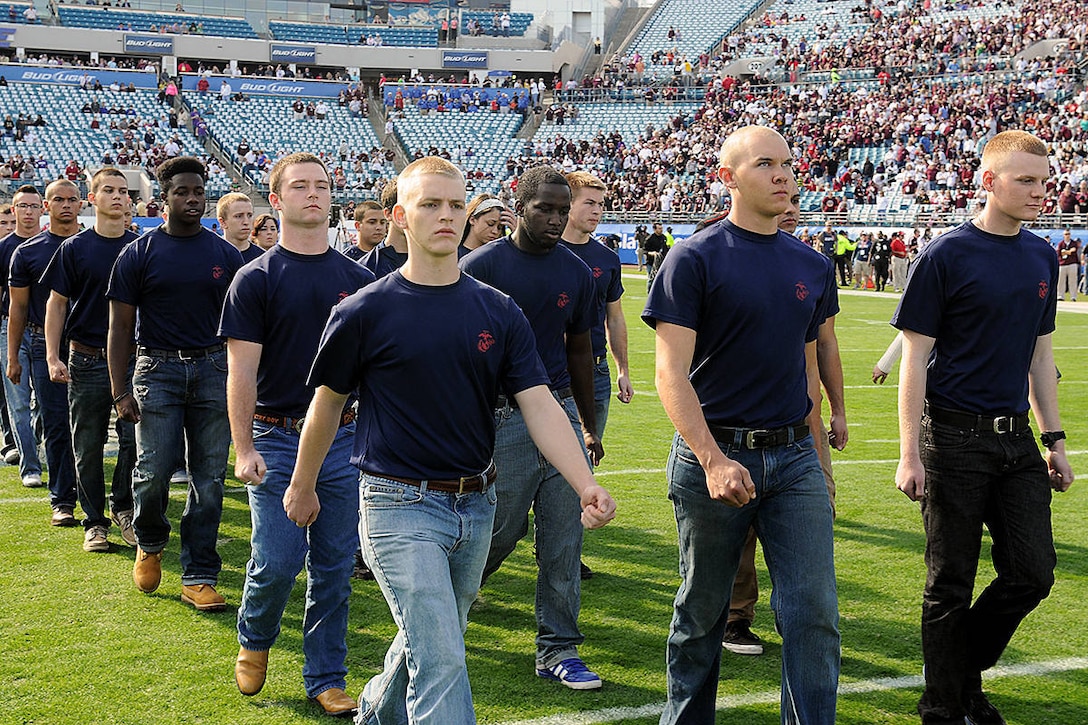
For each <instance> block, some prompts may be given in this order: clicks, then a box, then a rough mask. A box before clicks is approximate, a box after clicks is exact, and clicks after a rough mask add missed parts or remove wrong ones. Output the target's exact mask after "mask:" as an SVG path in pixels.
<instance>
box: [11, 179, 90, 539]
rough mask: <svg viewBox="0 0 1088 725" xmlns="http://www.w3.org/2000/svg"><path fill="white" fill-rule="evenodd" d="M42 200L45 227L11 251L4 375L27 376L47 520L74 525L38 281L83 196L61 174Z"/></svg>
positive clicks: (70, 468)
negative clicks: (44, 469) (25, 355)
mask: <svg viewBox="0 0 1088 725" xmlns="http://www.w3.org/2000/svg"><path fill="white" fill-rule="evenodd" d="M44 202H45V210H46V212H47V213H48V214H49V229H47V230H46V231H43V232H41V233H40V234H38V235H37V236H35V237H31V238H30V239H28V240H27V241H26V242H24V243H23V244H20V245H19V246H18V247H16V248H15V253H14V254H12V255H11V270H10V273H9V275H8V292H9V294H10V295H11V299H10V307H9V309H8V315H9V320H8V351H7V352H8V368H7V376H8V379H9V380H10V381H11V382H12V383H14V384H15V385H18V384H19V381H20V379H21V378H22V376H23V375H29V376H30V387H31V388H33V390H34V397H35V398H37V400H38V410H39V415H40V416H41V420H42V432H43V433H44V435H45V458H46V462H47V465H48V466H49V503H50V504H51V505H52V506H53V518H52V520H51V523H52V524H53V526H75V525H76V523H77V521H76V519H75V515H74V511H75V505H76V470H75V465H74V463H73V460H72V432H71V430H70V429H69V427H68V386H67V385H66V384H65V383H63V382H54V381H52V380H51V379H50V377H49V365H48V363H47V362H46V359H45V303H46V300H48V299H49V286H48V285H46V284H42V282H41V278H42V275H43V274H44V273H45V269H46V267H48V266H49V260H50V259H52V258H53V254H54V253H55V252H56V251H57V248H58V247H60V244H61V242H63V241H64V240H65V239H67V238H68V237H70V236H72V235H73V234H75V233H76V232H78V231H79V209H80V207H81V206H82V200H81V199H80V197H79V189H77V188H76V185H75V184H73V183H72V182H70V181H68V180H67V179H61V180H58V181H54V182H53V183H52V184H50V185H49V186H48V187H46V189H45V199H44ZM24 331H25V332H26V333H27V341H28V343H29V348H28V349H29V358H30V369H29V370H23V365H22V362H21V360H20V350H19V347H20V341H21V340H22V338H23V333H24Z"/></svg>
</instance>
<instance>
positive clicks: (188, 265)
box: [106, 227, 242, 350]
mask: <svg viewBox="0 0 1088 725" xmlns="http://www.w3.org/2000/svg"><path fill="white" fill-rule="evenodd" d="M241 266H242V255H241V254H239V253H238V250H237V249H235V248H234V247H233V246H232V245H231V244H230V242H228V241H226V240H225V239H223V238H222V237H221V236H219V235H218V234H215V233H214V232H212V231H211V230H208V229H201V230H200V232H199V233H197V234H195V235H193V236H191V237H175V236H173V235H171V234H167V233H166V231H165V229H164V228H163V227H157V228H155V229H153V230H151V231H150V232H148V233H146V234H144V235H143V236H142V237H140V238H139V239H137V240H136V241H134V242H132V243H131V244H129V245H128V246H127V247H125V248H124V250H122V252H121V255H120V256H119V257H118V258H117V264H115V265H114V267H113V273H112V274H111V275H110V285H109V289H108V290H107V292H106V296H107V297H109V298H110V299H111V300H117V301H118V302H124V303H125V304H129V305H132V306H134V307H136V341H137V342H138V343H139V344H140V345H144V346H146V347H150V348H154V349H159V350H190V349H197V348H204V347H211V346H212V345H215V344H218V343H219V342H221V340H220V338H219V335H218V333H217V331H218V329H219V316H220V314H221V313H222V311H223V300H224V299H225V298H226V296H227V287H229V286H230V282H231V280H232V279H234V274H235V272H237V271H238V270H239V268H241Z"/></svg>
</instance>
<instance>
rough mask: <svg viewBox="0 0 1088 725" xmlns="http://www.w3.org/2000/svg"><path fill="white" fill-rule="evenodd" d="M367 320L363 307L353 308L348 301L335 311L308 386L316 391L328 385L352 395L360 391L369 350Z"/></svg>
mask: <svg viewBox="0 0 1088 725" xmlns="http://www.w3.org/2000/svg"><path fill="white" fill-rule="evenodd" d="M364 319H365V314H364V309H363V306H362V305H349V304H348V301H347V300H345V301H344V302H341V303H340V304H338V305H336V306H335V307H333V308H332V312H331V313H330V314H329V321H328V324H326V325H325V331H324V332H323V333H321V341H320V342H319V343H318V345H317V355H316V356H315V357H314V363H313V365H312V366H311V367H310V375H309V378H308V379H307V384H308V385H310V386H312V387H314V388H317V387H320V386H322V385H324V386H325V387H327V388H331V389H332V390H334V391H336V392H337V393H339V394H341V395H348V394H350V393H352V392H354V391H355V390H356V388H358V386H359V382H360V381H361V380H362V377H363V375H362V373H363V368H364V361H363V353H364V352H365V350H366V347H365V346H364V339H363V338H364V330H363V321H364Z"/></svg>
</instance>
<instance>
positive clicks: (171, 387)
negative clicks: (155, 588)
mask: <svg viewBox="0 0 1088 725" xmlns="http://www.w3.org/2000/svg"><path fill="white" fill-rule="evenodd" d="M185 379H186V375H185V367H184V363H182V362H181V361H179V360H167V359H164V358H160V357H152V356H149V355H140V356H138V357H137V358H136V368H135V371H134V372H133V375H132V395H133V397H134V398H135V399H136V402H137V404H138V405H139V406H140V422H139V423H137V424H136V467H135V469H134V470H133V472H132V499H133V509H134V516H133V522H132V523H133V528H134V529H135V531H136V540H137V542H139V545H140V548H141V549H143V550H144V551H146V552H149V553H155V552H157V551H162V550H163V549H165V548H166V542H167V541H168V540H169V538H170V520H169V519H168V518H167V516H166V511H167V505H168V504H169V501H170V474H172V473H173V472H174V462H175V461H176V460H177V458H178V456H179V455H180V451H181V450H183V444H182V430H183V426H184V424H185V400H186V393H185Z"/></svg>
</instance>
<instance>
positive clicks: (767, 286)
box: [642, 219, 839, 428]
mask: <svg viewBox="0 0 1088 725" xmlns="http://www.w3.org/2000/svg"><path fill="white" fill-rule="evenodd" d="M838 311H839V302H838V290H837V288H836V286H835V276H834V267H833V265H832V263H831V261H830V260H829V259H828V258H827V257H825V256H823V255H822V254H820V253H819V252H817V251H815V250H814V249H812V248H811V247H809V246H808V245H807V244H804V243H803V242H801V241H800V240H798V239H797V238H796V237H793V236H791V235H789V234H787V233H785V232H778V233H777V234H771V235H766V234H756V233H755V232H750V231H747V230H745V229H741V228H740V227H738V226H736V225H735V224H733V223H732V222H731V221H729V220H728V219H726V220H723V221H720V222H718V223H716V224H712V225H711V226H709V227H707V228H706V229H704V230H703V231H701V232H698V233H696V234H695V235H693V236H691V237H688V239H687V240H686V241H685V242H684V243H683V244H678V245H677V246H676V247H675V248H674V249H673V250H672V252H670V253H669V256H668V257H666V258H665V263H664V265H662V268H661V271H660V272H658V275H657V277H656V278H655V279H654V283H653V285H652V287H651V289H650V295H649V298H648V299H647V300H646V308H645V310H643V313H642V319H643V320H644V321H645V322H646V324H648V325H650V326H651V327H655V326H656V325H657V323H658V322H667V323H670V324H673V325H679V326H681V327H686V328H689V329H691V330H694V331H695V350H694V354H693V356H692V361H691V371H690V374H689V376H688V378H689V380H690V381H691V384H692V387H694V388H695V393H696V395H697V396H698V398H699V403H700V404H701V406H702V411H703V416H704V418H705V419H706V420H707V422H708V423H711V424H715V425H722V426H733V427H738V428H778V427H781V426H786V425H795V424H798V423H800V422H802V421H803V420H804V419H805V416H806V415H808V411H809V408H810V407H811V405H812V403H811V401H810V400H809V397H808V378H807V376H806V374H805V345H806V343H809V342H812V341H814V340H815V339H816V336H817V334H818V332H819V328H820V325H821V324H823V322H824V320H826V319H827V318H828V317H831V316H832V315H835V314H836V313H838Z"/></svg>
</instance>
